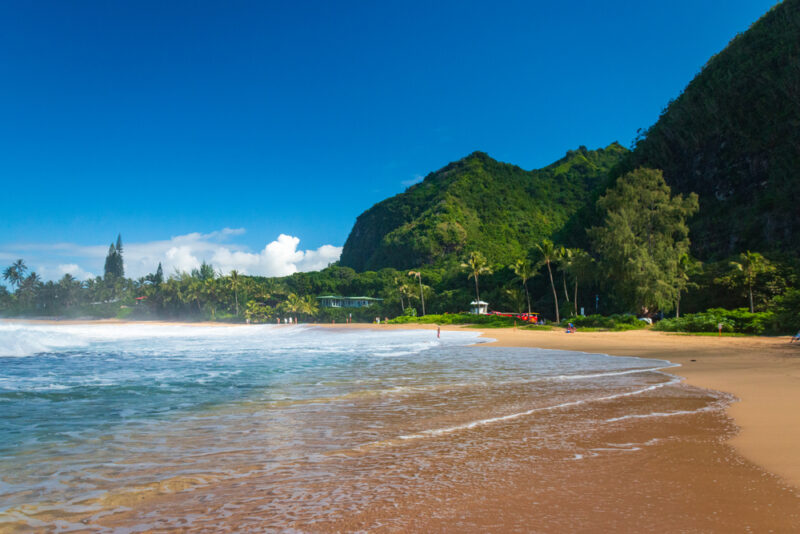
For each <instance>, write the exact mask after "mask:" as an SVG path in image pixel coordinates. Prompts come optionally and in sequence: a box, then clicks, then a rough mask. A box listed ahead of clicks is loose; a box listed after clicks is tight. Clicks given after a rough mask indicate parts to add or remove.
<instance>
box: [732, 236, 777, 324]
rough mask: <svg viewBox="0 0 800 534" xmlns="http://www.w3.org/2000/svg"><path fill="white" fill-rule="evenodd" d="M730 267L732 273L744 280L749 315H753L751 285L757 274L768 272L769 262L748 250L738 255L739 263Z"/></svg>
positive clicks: (735, 262)
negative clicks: (738, 274) (748, 301)
mask: <svg viewBox="0 0 800 534" xmlns="http://www.w3.org/2000/svg"><path fill="white" fill-rule="evenodd" d="M730 266H731V268H732V269H733V270H734V271H738V272H739V273H741V276H742V277H743V278H744V283H745V285H747V294H748V296H749V298H750V313H754V312H755V306H754V304H753V285H755V283H756V277H757V276H758V275H759V274H762V273H764V272H766V271H768V270H769V262H768V261H767V259H766V258H764V256H762V255H761V254H759V253H758V252H750V251H749V250H748V251H747V252H743V253H741V254H739V261H738V262H737V261H732V262H731V263H730Z"/></svg>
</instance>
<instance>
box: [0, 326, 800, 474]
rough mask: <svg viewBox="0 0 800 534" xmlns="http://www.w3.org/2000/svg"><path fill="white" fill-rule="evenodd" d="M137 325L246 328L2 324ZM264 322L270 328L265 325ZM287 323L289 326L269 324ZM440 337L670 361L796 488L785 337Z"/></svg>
mask: <svg viewBox="0 0 800 534" xmlns="http://www.w3.org/2000/svg"><path fill="white" fill-rule="evenodd" d="M4 322H5V323H8V324H23V323H26V324H52V325H82V324H119V325H124V324H131V325H136V324H141V325H156V326H214V327H227V328H231V327H237V326H238V327H247V326H249V325H244V324H235V323H219V322H182V321H174V322H173V321H126V320H120V319H99V320H85V319H84V320H80V319H77V320H71V319H68V320H52V319H0V324H2V323H4ZM267 324H269V323H267ZM301 325H304V326H316V327H320V328H333V329H342V330H351V329H352V330H387V329H391V330H432V331H434V330H435V329H436V328H437V325H433V324H430V325H429V324H414V323H412V324H402V325H387V324H380V325H376V324H368V323H356V324H350V325H346V324H326V323H325V324H322V323H320V324H309V323H301ZM273 326H291V325H273ZM441 329H442V332H447V331H474V332H477V333H479V334H480V338H483V339H492V340H494V341H492V342H489V343H479V344H477V346H495V347H522V348H525V347H528V348H541V349H553V350H571V351H581V352H588V353H603V354H609V355H612V356H637V357H640V358H652V359H660V360H668V361H670V362H673V363H675V364H678V365H679V367H673V368H671V369H670V370H669V372H670V374H674V375H676V376H680V377H682V378H683V379H684V380H685V381H686V383H688V384H689V385H692V386H697V387H700V388H705V389H712V390H716V391H722V392H725V393H729V394H732V395H734V396H735V397H736V398H737V399H738V402H734V403H733V404H731V405H730V406H728V408H727V409H726V413H727V414H728V415H729V416H730V417H731V418H732V419H733V421H734V423H735V424H736V425H737V427H738V428H739V432H738V433H737V434H736V435H735V436H734V437H733V438H732V439H731V440H730V441H729V442H728V443H729V444H730V445H731V446H732V447H733V448H734V449H735V450H736V451H737V452H738V453H739V454H740V455H741V456H743V457H744V458H746V459H747V460H750V461H751V462H753V463H754V464H756V465H758V466H760V467H761V468H763V469H765V470H766V471H768V472H770V473H772V474H775V475H777V476H779V477H780V478H782V479H783V480H784V481H786V482H787V483H789V484H791V485H792V486H794V487H796V488H800V410H798V409H797V406H799V405H800V347H797V346H794V345H790V344H789V342H788V340H789V336H782V337H756V336H746V337H714V336H683V335H675V334H672V333H665V332H654V331H651V330H631V331H625V332H580V331H578V332H577V333H575V334H565V333H564V332H563V331H562V330H561V329H555V330H551V331H540V330H520V329H516V328H492V329H480V328H475V327H466V326H461V325H443V326H441Z"/></svg>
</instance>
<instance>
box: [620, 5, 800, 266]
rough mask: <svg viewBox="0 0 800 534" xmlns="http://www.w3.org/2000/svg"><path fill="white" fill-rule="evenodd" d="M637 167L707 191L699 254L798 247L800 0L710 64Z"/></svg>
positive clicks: (649, 136) (661, 123)
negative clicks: (654, 170)
mask: <svg viewBox="0 0 800 534" xmlns="http://www.w3.org/2000/svg"><path fill="white" fill-rule="evenodd" d="M639 166H646V167H653V168H659V169H662V170H663V171H664V178H665V179H666V180H667V183H668V184H669V185H670V186H671V187H672V188H673V190H674V191H677V192H681V193H688V192H690V191H694V192H696V193H698V194H699V195H700V212H699V214H698V215H697V216H696V217H695V218H694V219H693V221H692V224H691V229H692V235H691V238H692V243H693V248H694V250H695V253H696V254H698V255H699V256H700V257H701V258H719V257H724V256H727V255H730V254H733V253H737V252H741V251H743V250H747V249H753V250H763V251H766V250H781V251H790V252H793V253H795V254H797V253H800V0H786V1H785V2H783V3H781V4H779V5H777V6H775V7H774V8H773V9H771V10H770V11H769V12H768V13H767V14H765V15H764V16H763V17H762V18H761V19H760V20H758V21H757V22H756V23H754V24H753V25H752V27H751V28H750V29H749V30H748V31H747V32H745V33H743V34H741V35H739V36H737V37H736V38H735V39H734V40H733V41H731V42H730V44H729V45H728V46H727V47H726V48H725V49H724V50H723V51H722V52H720V53H719V54H717V55H716V56H714V57H712V58H711V59H710V60H709V61H708V63H707V64H706V66H705V67H704V68H703V69H702V71H701V72H700V73H699V74H698V75H697V76H696V77H695V78H694V80H692V81H691V83H689V85H688V86H687V87H686V89H685V90H684V92H683V94H681V95H680V96H679V97H678V98H677V99H675V100H674V101H673V102H671V103H670V104H669V106H668V107H667V108H666V110H665V111H664V112H663V113H662V115H661V117H660V119H659V120H658V122H656V124H654V125H653V126H652V127H651V128H650V129H649V130H648V131H647V132H646V134H645V136H644V138H643V139H641V140H640V141H639V142H638V143H637V146H636V148H635V150H634V152H633V153H632V154H631V156H630V158H629V159H628V161H627V162H626V163H625V165H623V166H622V167H621V168H622V170H630V169H633V168H635V167H639Z"/></svg>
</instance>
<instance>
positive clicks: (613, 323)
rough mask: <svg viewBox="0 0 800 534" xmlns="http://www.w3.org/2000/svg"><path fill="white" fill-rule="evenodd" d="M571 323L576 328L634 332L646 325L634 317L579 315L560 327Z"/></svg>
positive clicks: (625, 315) (563, 322)
mask: <svg viewBox="0 0 800 534" xmlns="http://www.w3.org/2000/svg"><path fill="white" fill-rule="evenodd" d="M569 323H572V324H574V325H575V327H577V328H604V329H607V330H618V331H619V330H636V329H639V328H644V327H645V326H647V323H646V322H644V321H640V320H639V319H637V318H636V316H635V315H629V314H624V315H620V314H614V315H608V316H605V315H585V316H584V315H579V316H577V317H570V318H568V319H564V320H563V321H561V326H565V327H566V326H567V325H568V324H569Z"/></svg>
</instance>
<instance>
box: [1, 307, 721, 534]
mask: <svg viewBox="0 0 800 534" xmlns="http://www.w3.org/2000/svg"><path fill="white" fill-rule="evenodd" d="M478 335H479V334H478V333H477V332H468V331H467V332H442V336H441V338H437V337H436V333H435V332H434V331H431V330H406V331H403V330H388V329H387V330H385V331H380V330H345V329H340V330H336V329H329V328H317V327H312V326H290V327H286V326H241V327H209V326H169V325H152V326H150V325H141V324H136V325H134V324H130V325H41V324H37V325H27V324H21V323H2V322H0V530H3V528H4V527H5V528H8V529H11V530H13V529H17V530H20V531H25V530H28V529H44V530H56V531H71V530H82V529H89V528H90V527H95V526H97V527H98V528H99V526H98V525H101V524H103V523H104V522H109V521H111V522H112V523H113V522H114V521H119V523H118V524H117V527H119V525H123V526H124V528H125V529H128V531H135V530H137V529H146V528H155V527H165V526H178V525H183V526H187V525H188V526H192V525H194V526H198V528H199V527H201V526H202V525H203V524H204V523H203V522H204V521H211V523H209V524H212V525H214V524H218V523H216V522H218V521H225V520H226V518H230V517H233V516H237V517H239V516H241V517H239V519H237V521H243V520H244V519H243V518H250V520H253V521H268V525H267V526H269V527H270V528H275V529H279V530H281V529H286V528H290V527H291V528H297V529H298V530H305V529H306V528H308V526H309V525H319V524H322V523H319V522H324V521H329V520H331V518H336V517H340V516H344V515H346V514H349V513H352V511H353V510H363V509H365V508H368V507H370V506H373V505H376V506H377V505H380V506H381V507H384V506H389V505H392V506H397V505H398V502H399V501H401V500H402V499H404V498H407V496H408V495H407V492H408V491H410V488H414V491H415V492H416V493H415V495H417V496H418V498H419V499H424V498H425V495H428V496H430V497H433V496H435V495H439V494H441V492H443V491H450V490H451V489H452V488H456V487H462V486H464V485H467V486H468V485H469V484H485V483H486V479H485V473H486V470H487V464H486V463H485V461H486V460H485V458H487V457H493V458H495V461H494V463H493V464H492V469H495V470H497V469H500V470H502V466H503V465H504V462H505V463H506V464H507V465H506V466H505V468H507V469H509V470H511V471H513V469H514V466H513V465H512V464H513V461H512V460H511V459H512V458H514V457H517V456H516V455H519V457H521V455H525V458H531V457H535V456H537V455H538V456H539V457H540V458H541V459H542V461H550V462H561V461H579V460H582V459H586V458H591V457H594V456H598V455H603V454H616V453H619V452H620V451H626V452H630V453H634V452H635V451H639V450H641V449H643V448H646V447H649V446H652V445H654V444H656V443H657V442H658V440H659V439H661V438H657V437H653V436H644V437H643V438H642V439H641V440H640V441H639V442H635V443H608V442H605V441H603V439H602V438H601V437H598V436H600V434H601V433H602V432H603V431H606V430H608V429H609V428H616V427H619V426H620V425H635V424H637V422H638V421H639V420H653V419H664V420H666V419H670V418H673V417H681V416H686V415H691V414H698V413H702V412H704V411H712V410H720V409H721V407H722V406H724V405H725V403H726V402H728V401H729V399H727V398H725V397H724V396H721V395H713V394H711V393H709V392H706V391H703V390H697V389H695V388H688V387H686V386H685V385H683V384H682V383H681V382H680V380H679V379H677V378H676V377H674V376H672V375H670V374H669V372H668V371H669V368H670V367H671V366H672V364H671V363H669V362H666V361H659V360H648V359H639V358H630V357H613V356H608V355H603V354H585V353H577V352H568V351H551V350H541V349H512V348H496V347H469V346H468V345H471V344H474V343H479V342H482V341H485V339H479V338H478ZM499 447H502V448H504V450H506V452H505V453H504V454H503V455H500V456H498V455H497V450H498V448H499ZM476 458H483V460H477V459H476ZM456 465H457V466H458V468H457V469H456V468H454V467H453V466H456ZM448 466H449V467H448ZM498 472H499V471H498ZM509 472H510V471H509ZM422 473H425V475H424V476H422V475H421V474H422ZM481 480H482V481H483V482H480V481H481ZM492 480H493V479H492ZM476 481H478V482H476ZM243 488H246V489H243ZM237 503H238V504H237ZM387 503H388V504H387ZM236 510H238V512H237V511H236ZM237 514H238V515H237ZM242 514H243V515H242ZM187 518H189V519H187ZM192 518H193V519H192ZM187 521H189V523H186V522H187ZM380 521H386V520H385V519H381V520H380ZM237 524H238V523H237ZM259 524H260V525H261V526H262V527H263V526H264V525H266V523H259ZM380 524H382V525H386V523H385V522H384V523H380ZM396 526H397V528H400V527H401V525H396ZM119 528H122V527H119ZM311 530H314V529H313V528H312V529H311Z"/></svg>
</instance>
